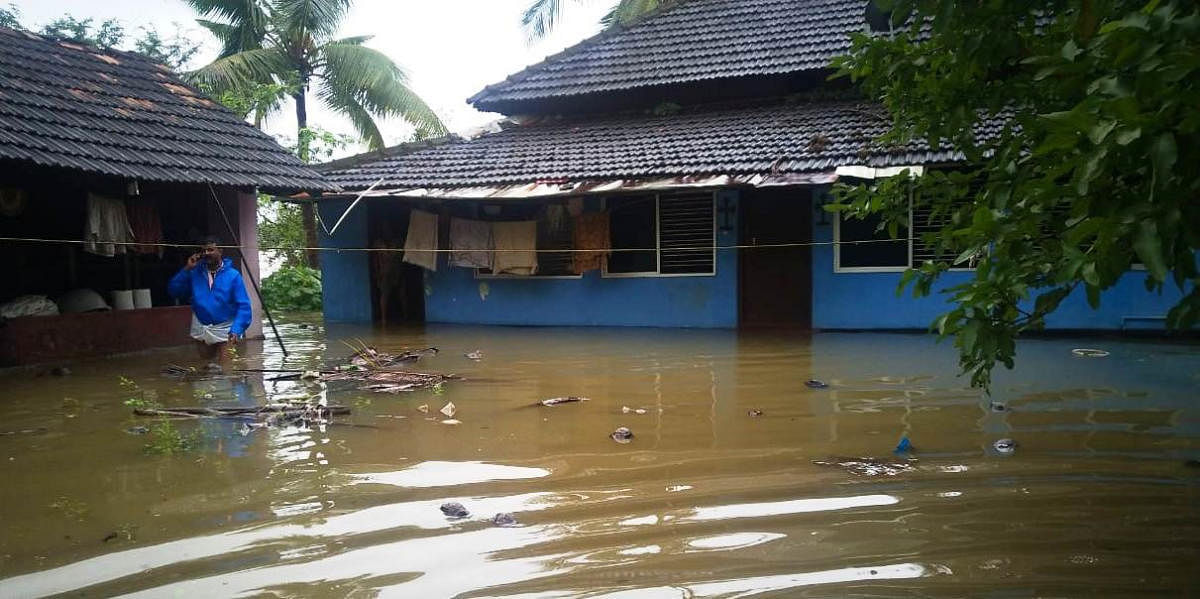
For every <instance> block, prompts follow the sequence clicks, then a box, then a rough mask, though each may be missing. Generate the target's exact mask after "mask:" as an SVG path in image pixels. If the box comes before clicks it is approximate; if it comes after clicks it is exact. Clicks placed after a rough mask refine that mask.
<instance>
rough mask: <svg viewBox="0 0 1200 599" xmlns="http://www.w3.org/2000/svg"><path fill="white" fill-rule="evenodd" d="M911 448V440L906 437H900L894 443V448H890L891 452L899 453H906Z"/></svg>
mask: <svg viewBox="0 0 1200 599" xmlns="http://www.w3.org/2000/svg"><path fill="white" fill-rule="evenodd" d="M912 450H913V444H912V441H909V440H908V437H900V442H899V443H897V444H896V448H895V449H893V450H892V453H894V454H896V455H899V454H902V453H908V452H910V451H912Z"/></svg>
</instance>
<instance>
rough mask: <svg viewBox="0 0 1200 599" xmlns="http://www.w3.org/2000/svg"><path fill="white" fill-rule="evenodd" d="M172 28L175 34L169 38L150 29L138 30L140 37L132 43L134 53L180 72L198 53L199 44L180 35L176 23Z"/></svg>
mask: <svg viewBox="0 0 1200 599" xmlns="http://www.w3.org/2000/svg"><path fill="white" fill-rule="evenodd" d="M174 26H175V34H174V35H172V36H171V37H170V38H164V37H163V36H162V35H161V34H159V32H158V30H156V29H153V28H151V27H142V28H140V31H141V36H140V37H139V38H138V39H136V40H134V41H133V49H134V51H135V52H138V53H139V54H144V55H146V56H148V57H150V58H151V59H153V60H154V61H155V62H158V63H161V64H165V65H167V66H169V67H171V69H172V70H174V71H179V70H182V69H183V68H184V67H185V66H187V64H188V63H189V62H191V61H192V58H194V57H195V56H196V54H197V53H198V52H200V44H199V43H198V42H195V41H192V40H191V39H190V38H189V37H187V36H186V35H184V34H182V33H181V31H180V27H179V24H178V23H175V24H174Z"/></svg>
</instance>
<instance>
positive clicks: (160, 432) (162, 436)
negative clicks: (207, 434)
mask: <svg viewBox="0 0 1200 599" xmlns="http://www.w3.org/2000/svg"><path fill="white" fill-rule="evenodd" d="M203 440H204V439H203V436H202V435H201V434H200V431H198V430H196V431H192V432H190V433H187V434H184V433H182V432H180V431H179V429H177V428H175V423H173V422H171V421H170V420H168V419H166V418H163V419H160V420H159V421H158V422H156V423H154V425H153V426H151V427H150V442H149V443H146V446H145V447H144V451H145V452H146V453H148V454H151V455H168V456H169V455H178V454H181V453H189V452H192V451H195V450H197V449H199V448H200V444H201V442H202V441H203Z"/></svg>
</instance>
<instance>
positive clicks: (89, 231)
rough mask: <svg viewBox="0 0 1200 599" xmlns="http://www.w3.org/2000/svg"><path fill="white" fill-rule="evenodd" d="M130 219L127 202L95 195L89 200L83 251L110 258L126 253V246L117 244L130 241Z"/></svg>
mask: <svg viewBox="0 0 1200 599" xmlns="http://www.w3.org/2000/svg"><path fill="white" fill-rule="evenodd" d="M131 235H132V232H131V231H130V229H129V217H128V216H127V215H126V214H125V202H122V201H121V200H114V199H112V198H106V197H104V196H98V195H96V194H93V193H89V194H88V199H87V223H86V229H85V230H84V232H83V238H84V240H85V241H86V242H87V243H85V244H83V251H85V252H90V253H93V254H96V255H97V256H107V257H109V258H111V257H113V256H115V255H117V254H124V253H125V246H124V245H121V244H119V243H113V242H114V241H115V242H126V241H129V239H130V236H131Z"/></svg>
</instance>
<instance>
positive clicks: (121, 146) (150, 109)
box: [0, 28, 337, 193]
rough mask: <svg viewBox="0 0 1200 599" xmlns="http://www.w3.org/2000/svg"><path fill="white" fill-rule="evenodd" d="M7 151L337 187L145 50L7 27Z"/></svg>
mask: <svg viewBox="0 0 1200 599" xmlns="http://www.w3.org/2000/svg"><path fill="white" fill-rule="evenodd" d="M0 159H7V160H14V161H26V162H33V163H35V164H39V165H43V166H55V167H65V168H72V169H77V170H83V171H89V172H95V173H101V174H106V175H112V176H118V177H128V178H136V179H145V180H158V181H172V182H180V183H219V184H222V185H234V186H246V187H251V186H253V187H259V188H262V189H264V190H266V191H271V192H277V193H293V192H297V191H334V190H336V189H337V186H336V185H334V184H332V183H330V182H329V181H327V180H325V179H324V178H323V177H322V176H321V175H319V174H318V173H316V172H315V171H313V170H312V169H310V168H309V167H307V166H305V165H304V164H302V163H301V162H300V161H299V160H298V159H296V158H295V157H294V156H292V154H291V153H289V152H287V151H286V150H284V149H283V148H281V147H280V146H279V144H278V143H276V142H275V140H273V139H272V138H271V137H269V136H267V135H266V134H265V133H263V132H262V131H259V130H258V129H256V128H254V127H253V126H251V125H250V124H248V123H246V122H244V121H242V120H241V119H239V118H238V117H237V116H236V115H234V114H233V113H232V112H230V111H229V110H227V109H226V108H224V107H223V106H221V105H219V104H217V103H215V102H213V101H211V100H209V99H208V98H205V97H204V96H203V95H202V94H200V92H198V91H197V90H195V89H194V88H192V87H190V86H188V85H187V84H186V83H184V82H183V81H181V80H180V79H179V78H178V77H176V76H175V75H174V74H173V73H171V72H170V70H169V69H167V68H166V67H164V66H162V65H159V64H156V63H154V62H153V61H151V60H150V59H148V58H146V57H144V56H141V55H138V54H134V53H131V52H119V51H101V50H97V49H95V48H91V47H87V46H84V45H80V44H75V43H70V42H60V41H56V40H51V39H47V38H43V37H41V36H37V35H33V34H29V33H25V32H20V31H14V30H11V29H4V28H0Z"/></svg>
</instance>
